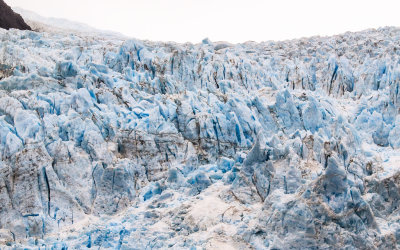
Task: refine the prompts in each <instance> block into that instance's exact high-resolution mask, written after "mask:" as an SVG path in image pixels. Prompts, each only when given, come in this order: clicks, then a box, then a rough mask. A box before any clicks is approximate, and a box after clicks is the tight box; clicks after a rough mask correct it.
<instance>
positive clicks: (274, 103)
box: [0, 28, 400, 249]
mask: <svg viewBox="0 0 400 250" xmlns="http://www.w3.org/2000/svg"><path fill="white" fill-rule="evenodd" d="M0 41H1V42H0V248H2V249H8V248H17V249H22V248H34V249H37V248H40V249H44V248H46V249H75V248H77V249H85V248H96V249H99V248H101V249H153V248H154V249H157V248H160V249H161V248H162V249H165V248H172V249H339V248H341V249H395V248H399V247H400V115H399V113H400V29H397V28H382V29H378V30H367V31H363V32H358V33H345V34H342V35H338V36H333V37H312V38H306V39H300V40H291V41H282V42H263V43H253V42H248V43H244V44H229V43H222V42H218V43H213V42H211V41H210V40H208V39H205V40H204V41H203V42H202V43H200V44H189V43H187V44H177V43H172V42H171V43H161V42H149V41H139V40H125V39H122V38H121V39H118V38H115V37H114V38H111V37H101V36H98V35H96V36H90V35H81V34H78V35H73V34H63V33H57V32H43V33H38V32H33V31H18V30H10V31H6V30H0Z"/></svg>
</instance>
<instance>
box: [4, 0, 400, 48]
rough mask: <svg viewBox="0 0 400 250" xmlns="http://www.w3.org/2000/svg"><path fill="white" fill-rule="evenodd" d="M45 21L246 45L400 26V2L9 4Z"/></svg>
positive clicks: (92, 0)
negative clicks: (54, 18) (30, 12)
mask: <svg viewBox="0 0 400 250" xmlns="http://www.w3.org/2000/svg"><path fill="white" fill-rule="evenodd" d="M5 1H6V2H7V3H8V4H9V5H10V6H12V7H13V6H18V7H21V8H24V9H27V10H31V11H34V12H36V13H38V14H40V15H42V16H45V17H59V18H66V19H70V20H73V21H78V22H83V23H86V24H89V25H90V26H93V27H95V28H99V29H107V30H113V31H117V32H120V33H123V34H125V35H128V36H131V37H135V38H139V39H150V40H160V41H177V42H186V41H190V42H194V43H197V42H200V41H201V40H202V39H203V38H205V37H209V38H210V39H211V40H212V41H230V42H244V41H248V40H252V41H265V40H283V39H292V38H299V37H305V36H313V35H333V34H338V33H343V32H346V31H359V30H363V29H367V28H377V27H381V26H400V0H379V1H371V0H336V1H325V0H270V1H268V0H264V1H261V0H243V1H238V0H5Z"/></svg>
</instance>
